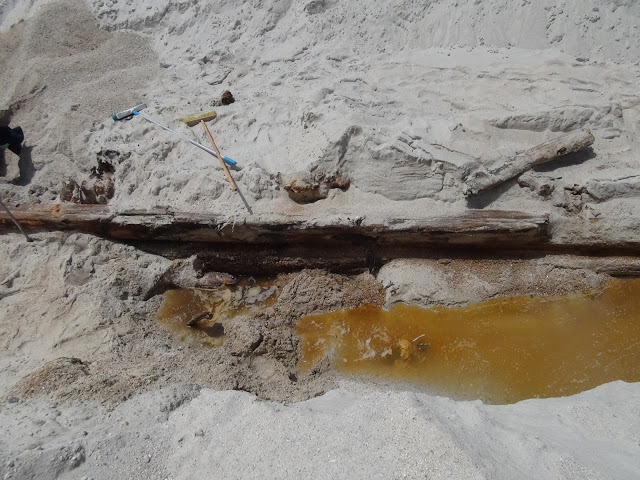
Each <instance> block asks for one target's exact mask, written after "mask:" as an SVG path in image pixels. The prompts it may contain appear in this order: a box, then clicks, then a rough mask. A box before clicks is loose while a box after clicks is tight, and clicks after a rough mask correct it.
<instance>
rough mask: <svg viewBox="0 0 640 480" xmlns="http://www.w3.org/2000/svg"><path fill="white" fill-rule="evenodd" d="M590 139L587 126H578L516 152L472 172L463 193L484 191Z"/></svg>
mask: <svg viewBox="0 0 640 480" xmlns="http://www.w3.org/2000/svg"><path fill="white" fill-rule="evenodd" d="M593 142H594V137H593V135H592V134H591V132H589V131H588V130H578V131H575V132H571V133H567V134H565V135H562V136H561V137H558V138H556V139H555V140H553V141H551V142H547V143H543V144H542V145H538V146H537V147H533V148H531V149H529V150H526V151H525V152H522V153H521V154H519V155H516V156H515V158H514V159H513V160H510V161H507V162H505V163H504V165H501V166H500V167H499V168H496V169H495V170H491V171H489V172H473V173H472V174H471V175H469V177H468V178H467V179H466V180H465V188H464V194H465V195H466V196H472V195H478V194H480V193H483V192H486V191H487V190H489V189H491V188H494V187H497V186H498V185H500V184H502V183H504V182H506V181H507V180H511V179H512V178H514V177H517V176H518V175H520V174H521V173H523V172H525V171H526V170H529V169H530V168H532V167H534V166H536V165H540V164H543V163H546V162H550V161H551V160H555V159H556V158H560V157H564V156H566V155H568V154H569V153H574V152H578V151H580V150H583V149H585V148H587V147H589V146H590V145H592V144H593Z"/></svg>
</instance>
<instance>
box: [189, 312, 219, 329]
mask: <svg viewBox="0 0 640 480" xmlns="http://www.w3.org/2000/svg"><path fill="white" fill-rule="evenodd" d="M212 318H213V313H211V312H202V313H199V314H198V315H196V316H195V317H193V318H192V319H191V320H189V321H188V322H187V327H191V328H193V327H195V326H197V325H198V324H199V323H200V322H201V321H203V320H205V319H206V320H211V319H212Z"/></svg>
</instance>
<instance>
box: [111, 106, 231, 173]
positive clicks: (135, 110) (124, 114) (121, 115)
mask: <svg viewBox="0 0 640 480" xmlns="http://www.w3.org/2000/svg"><path fill="white" fill-rule="evenodd" d="M146 107H147V106H146V105H145V104H144V103H138V104H137V105H135V106H133V107H131V108H129V109H127V110H122V111H121V112H118V113H114V114H113V116H112V117H111V118H113V120H114V121H118V120H123V119H125V118H129V117H131V116H132V115H139V116H141V117H142V118H144V119H145V120H146V121H148V122H151V123H153V124H155V125H157V126H159V127H160V128H162V129H164V130H166V131H167V132H171V133H173V134H175V135H178V136H179V137H181V138H183V139H185V140H187V141H188V142H189V143H190V144H191V145H195V146H196V147H198V148H200V149H202V150H204V151H205V152H207V153H210V154H211V155H213V156H214V157H217V155H216V152H214V151H213V150H211V149H210V148H208V147H205V146H204V145H202V144H200V143H198V142H196V141H195V140H191V139H190V138H187V137H185V136H184V135H182V134H181V133H179V132H176V131H175V130H173V129H171V128H169V127H167V126H166V125H163V124H161V123H160V122H156V121H155V120H153V119H151V118H149V117H148V116H146V115H145V114H144V113H140V110H142V109H143V108H146ZM222 159H223V160H224V161H225V162H227V163H228V164H229V165H237V163H236V161H235V160H233V159H232V158H229V157H225V156H223V157H222Z"/></svg>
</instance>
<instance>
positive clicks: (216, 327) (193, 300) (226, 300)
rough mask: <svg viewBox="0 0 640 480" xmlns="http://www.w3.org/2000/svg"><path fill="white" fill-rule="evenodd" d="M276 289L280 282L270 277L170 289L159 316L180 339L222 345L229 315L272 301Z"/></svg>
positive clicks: (262, 306)
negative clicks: (232, 283) (197, 287)
mask: <svg viewBox="0 0 640 480" xmlns="http://www.w3.org/2000/svg"><path fill="white" fill-rule="evenodd" d="M276 292H277V286H276V285H275V284H274V283H273V282H270V281H261V282H256V283H253V282H246V281H245V282H241V283H240V284H238V285H235V286H231V287H226V286H222V287H220V288H218V289H211V290H205V289H178V290H169V291H167V292H165V294H164V298H163V301H162V305H161V306H160V309H159V310H158V313H157V315H156V320H158V321H160V322H162V323H164V324H165V325H167V326H168V327H169V329H170V330H171V332H172V334H173V335H174V336H175V337H177V338H178V339H180V340H187V341H192V342H196V343H199V344H202V345H211V346H219V345H222V343H223V342H224V328H225V324H226V323H227V322H228V321H229V319H231V318H233V317H235V316H237V315H242V314H245V313H249V312H251V311H253V310H258V309H261V308H264V307H266V306H268V305H271V304H272V303H273V302H275V300H276ZM189 322H192V325H193V326H191V327H190V326H189V325H188V323H189Z"/></svg>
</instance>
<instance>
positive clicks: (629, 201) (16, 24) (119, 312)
mask: <svg viewBox="0 0 640 480" xmlns="http://www.w3.org/2000/svg"><path fill="white" fill-rule="evenodd" d="M361 3H362V2H337V1H335V0H313V1H291V0H281V1H280V0H278V1H277V0H266V1H259V0H257V1H251V2H236V1H220V2H214V3H209V2H198V1H184V2H181V1H162V2H153V1H151V0H108V1H93V0H91V1H86V2H84V1H81V0H61V1H57V0H48V1H47V0H30V1H17V0H4V1H0V52H1V54H0V71H1V72H2V86H3V88H2V89H0V110H1V114H2V115H1V117H2V118H1V120H2V121H3V122H5V123H6V122H8V121H10V122H11V125H12V126H16V125H21V126H22V127H23V129H24V130H25V132H26V134H27V135H26V141H25V148H24V149H23V152H22V154H21V155H20V157H19V158H18V157H17V156H14V155H13V154H12V153H10V152H4V153H2V154H0V155H2V156H1V157H0V180H2V183H0V197H1V198H2V199H3V200H4V201H5V202H7V203H8V204H10V205H14V204H17V203H25V202H41V203H51V202H58V201H61V200H64V199H68V198H72V199H73V200H75V201H82V202H95V201H100V202H102V201H108V204H109V205H110V206H111V207H112V208H114V209H117V210H118V209H126V208H142V209H145V208H150V207H153V206H156V205H159V206H171V207H172V208H174V209H176V210H183V211H191V212H210V213H222V212H223V213H224V214H225V215H229V216H236V218H238V220H242V218H244V217H245V216H247V215H248V211H247V209H246V207H245V205H244V204H243V202H242V201H241V200H240V198H239V196H238V195H236V194H234V193H233V192H232V191H231V190H230V189H229V187H228V185H227V184H226V182H225V178H224V176H223V175H222V172H221V171H220V169H219V168H218V167H217V163H216V162H215V159H213V158H212V157H210V156H208V155H207V154H205V153H203V152H201V151H199V150H198V149H196V148H194V147H193V146H192V145H190V144H189V143H187V142H186V141H184V139H180V138H178V137H177V136H174V135H172V134H170V133H168V132H166V131H163V130H161V129H160V128H158V127H157V126H154V125H152V124H150V123H148V122H145V121H144V119H142V118H133V119H130V120H126V121H122V122H114V121H113V120H111V118H110V117H111V115H112V114H113V113H114V112H116V111H119V110H122V109H125V108H128V107H130V106H132V105H133V104H135V103H136V102H137V101H144V102H146V103H147V104H148V108H147V109H146V110H145V111H144V112H145V113H146V114H148V115H149V116H150V117H151V118H153V119H154V120H157V121H160V122H162V123H166V124H169V125H170V126H171V127H172V128H176V129H177V130H178V131H179V132H180V133H181V134H182V135H184V136H185V137H187V138H190V139H194V140H197V141H200V142H203V143H205V140H206V139H205V137H204V136H203V133H202V132H201V131H200V130H199V128H198V127H194V128H191V129H190V128H188V127H186V126H184V125H182V124H181V123H180V119H181V118H182V117H184V116H186V115H193V114H198V113H200V112H206V111H209V110H211V109H214V108H215V109H216V111H217V112H218V116H217V118H216V120H215V121H213V122H211V123H210V129H211V131H212V134H213V136H214V138H215V139H216V141H217V143H218V146H219V147H220V149H221V150H222V152H223V154H225V155H228V156H230V157H232V158H234V159H235V160H237V161H238V163H239V165H240V168H239V169H237V170H235V171H233V172H232V173H233V175H234V178H235V179H236V181H237V182H238V185H239V188H240V189H241V191H242V192H243V194H244V195H245V197H246V199H247V202H248V204H249V205H250V207H251V209H252V212H253V215H254V217H256V218H261V219H263V220H265V221H268V219H269V217H270V215H272V214H277V215H283V214H284V215H303V216H305V217H307V218H309V219H310V221H314V219H317V220H318V221H324V222H326V219H328V218H329V219H330V218H332V216H336V217H338V216H341V215H349V216H351V215H353V216H354V217H367V218H384V219H393V218H396V217H401V218H423V217H425V216H427V215H431V216H432V215H444V214H449V213H456V212H464V211H466V210H467V209H469V208H495V209H509V210H522V211H526V212H530V213H549V214H550V215H551V218H552V231H553V235H554V236H556V237H558V238H571V237H576V236H577V237H579V238H593V237H594V236H596V237H598V238H600V239H602V240H603V241H605V242H614V243H615V242H624V241H638V240H640V228H639V227H640V201H638V197H639V196H640V173H639V172H640V169H639V166H640V143H639V141H640V94H639V93H638V90H637V85H638V81H639V78H640V41H638V38H640V5H639V4H638V3H637V2H635V1H632V0H616V1H613V0H601V1H594V0H580V1H579V0H561V1H555V2H551V1H550V0H541V1H538V2H526V1H523V2H510V1H507V0H490V1H483V2H479V1H470V0H463V1H453V0H434V1H428V2H411V1H407V0H404V1H402V0H393V1H389V2H383V3H380V2H378V3H379V4H377V5H369V4H364V5H362V4H361ZM227 89H229V90H231V91H232V92H233V94H234V96H235V98H236V102H235V103H233V104H231V105H227V106H213V105H214V104H215V103H216V102H217V100H218V99H219V98H220V95H221V94H222V92H223V91H224V90H227ZM578 128H586V129H589V130H591V131H592V133H593V134H594V136H595V139H596V141H595V143H594V145H593V148H592V149H591V150H589V151H586V152H582V153H580V154H575V155H572V156H570V157H569V158H566V159H564V160H562V161H556V162H552V163H551V164H548V165H545V166H543V167H538V168H536V169H535V170H533V171H529V172H527V173H526V174H524V175H522V176H521V177H520V178H519V179H517V180H511V181H509V182H506V183H505V184H504V185H502V186H500V187H498V188H497V189H496V190H494V191H492V192H489V193H487V194H486V195H483V196H480V197H478V198H475V199H472V200H466V199H465V198H464V196H463V193H462V192H463V186H464V179H465V176H466V175H467V174H468V173H469V172H470V171H482V170H483V169H491V168H492V167H494V166H496V165H500V164H502V163H503V162H504V161H505V160H506V159H509V158H511V157H513V156H514V155H515V154H516V153H518V152H521V151H523V150H525V149H527V148H530V147H532V146H535V145H537V144H540V143H542V142H545V141H547V140H550V139H554V138H557V137H558V136H559V135H561V134H563V133H565V132H570V131H573V130H576V129H578ZM105 162H106V164H109V165H110V166H111V167H112V168H108V169H107V170H104V164H105ZM100 165H102V167H101V168H99V169H98V170H99V172H98V178H97V179H96V177H95V175H94V174H92V168H97V167H100ZM332 177H337V178H345V179H346V178H348V179H349V183H348V188H347V186H346V185H345V184H344V183H342V184H340V185H337V184H336V182H332V181H330V179H331V178H332ZM97 181H98V182H103V184H109V185H111V186H112V187H113V197H112V198H106V197H104V196H103V197H100V195H87V193H86V192H90V191H95V188H94V185H95V183H96V182H97ZM291 181H295V182H296V184H298V185H312V186H317V189H315V190H314V191H317V192H318V193H317V197H318V198H319V200H318V201H316V202H313V203H300V202H299V201H296V199H295V198H291V197H290V195H289V193H288V192H287V190H286V189H285V187H286V186H287V185H289V184H290V183H291ZM74 185H75V187H74ZM67 194H69V195H70V196H69V197H68V196H67ZM108 196H110V195H108ZM35 237H36V239H37V241H36V242H34V243H33V244H26V243H23V242H22V238H21V237H20V236H18V235H12V234H11V235H4V236H3V238H2V243H1V245H0V258H2V259H4V260H3V262H0V282H1V283H0V304H1V307H2V308H1V309H0V367H1V369H0V385H1V390H0V397H1V398H2V405H1V406H0V417H1V418H2V422H1V425H2V427H1V428H2V429H3V434H2V436H1V438H0V471H1V472H2V474H3V475H4V478H38V479H40V478H95V479H99V478H100V479H101V478H160V479H163V478H209V477H211V476H214V477H222V478H247V477H250V478H258V477H260V478H292V477H300V476H307V477H314V478H354V477H356V478H364V477H374V478H402V477H406V478H499V479H502V478H505V479H506V478H571V479H578V478H580V479H583V478H607V479H609V478H616V479H627V478H628V479H632V478H638V477H639V476H640V462H639V461H638V459H639V458H640V426H639V425H638V421H637V419H638V407H637V405H638V404H639V402H638V398H637V397H638V396H639V395H640V390H639V389H638V385H637V384H624V383H622V382H614V383H612V384H608V385H603V386H601V387H598V388H597V389H595V390H593V391H588V392H584V393H582V394H580V395H577V396H574V397H568V398H561V399H548V400H529V401H524V402H520V403H518V404H516V405H509V406H489V405H483V404H482V403H480V402H479V401H472V402H469V401H461V400H455V399H448V398H443V397H438V396H436V395H433V394H430V393H429V392H425V391H420V390H417V389H414V388H412V387H410V386H406V385H404V386H399V385H394V384H388V385H387V384H379V383H375V384H374V383H371V382H367V381H364V380H362V379H360V380H358V379H345V378H343V377H339V376H337V375H336V374H335V373H334V372H332V371H331V370H330V369H329V367H328V364H322V365H319V366H318V368H317V369H316V370H315V371H313V372H310V374H308V375H299V374H298V372H297V371H296V364H297V360H298V356H299V345H298V341H299V340H298V339H297V337H296V335H295V333H294V326H295V323H296V321H297V320H298V318H299V317H300V316H302V315H304V314H306V313H311V312H321V311H329V310H332V309H337V308H347V307H351V306H357V305H360V304H362V303H376V304H380V305H382V304H385V305H387V306H389V305H391V304H393V303H394V302H398V301H404V302H409V303H417V304H421V305H426V306H429V305H440V304H444V305H461V304H465V303H469V302H473V301H481V300H484V299H486V298H493V297H495V296H505V295H523V294H530V293H531V292H535V293H536V294H553V293H557V292H563V293H575V292H581V291H589V290H590V289H594V288H598V286H599V285H601V284H602V282H604V281H606V279H607V278H608V276H607V275H606V274H605V273H603V272H602V271H601V270H598V269H594V268H592V267H591V266H590V265H589V262H588V261H586V260H585V261H583V262H582V263H581V264H576V261H575V259H567V258H565V257H557V256H549V257H542V258H535V259H529V260H522V261H521V262H516V265H515V266H514V265H513V262H509V261H505V262H501V261H497V260H496V261H492V262H484V263H483V262H480V263H477V264H470V263H468V262H462V261H456V260H454V261H453V262H449V261H446V262H438V261H422V262H413V261H395V262H392V263H391V264H388V265H385V266H384V267H383V268H382V269H381V271H380V272H379V273H377V275H376V276H373V275H369V274H363V275H361V276H359V277H343V276H339V275H331V274H327V273H326V272H318V271H313V272H310V271H303V272H299V273H296V274H292V275H289V276H286V277H282V278H280V279H279V280H278V288H279V297H278V301H277V302H276V304H274V305H272V306H271V307H269V308H268V309H267V310H266V311H264V312H261V313H259V314H255V315H245V316H242V317H239V318H238V319H237V320H236V321H233V322H230V323H229V325H228V341H227V342H225V345H224V346H223V347H221V348H220V349H217V350H211V349H209V350H203V349H198V348H194V347H193V346H190V345H189V344H184V343H181V342H179V341H176V340H175V339H174V338H172V336H171V334H170V333H169V332H168V331H167V330H166V329H165V328H164V327H163V326H162V325H159V324H158V323H157V322H156V321H155V320H154V316H155V313H156V311H157V309H158V307H159V305H160V301H161V297H160V296H159V295H157V294H158V293H160V292H161V291H162V290H163V289H165V288H169V287H171V286H181V285H185V282H186V284H190V285H192V286H193V285H196V284H197V282H199V281H201V280H199V279H198V275H197V272H196V271H195V270H194V268H193V265H190V264H189V262H183V263H179V264H176V263H171V262H170V261H168V260H166V259H163V258H159V257H155V256H153V255H149V254H145V253H141V252H139V251H136V250H135V249H133V248H131V247H127V246H125V245H121V244H115V243H112V242H109V241H106V240H102V239H97V238H93V237H90V236H87V235H80V234H60V233H50V234H44V233H42V234H37V235H35ZM542 279H544V282H543V281H542ZM189 282H191V283H189ZM232 390H236V391H232ZM318 395H321V396H318ZM283 402H284V403H283ZM295 402H300V403H295Z"/></svg>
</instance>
